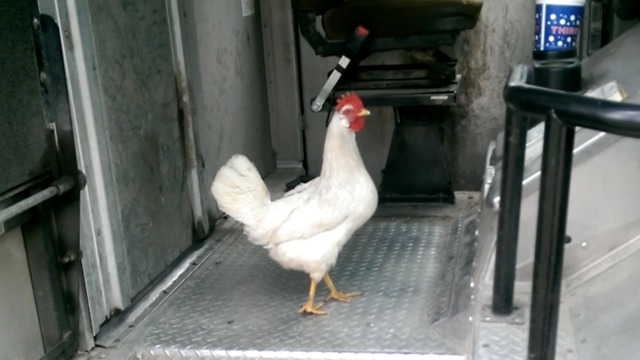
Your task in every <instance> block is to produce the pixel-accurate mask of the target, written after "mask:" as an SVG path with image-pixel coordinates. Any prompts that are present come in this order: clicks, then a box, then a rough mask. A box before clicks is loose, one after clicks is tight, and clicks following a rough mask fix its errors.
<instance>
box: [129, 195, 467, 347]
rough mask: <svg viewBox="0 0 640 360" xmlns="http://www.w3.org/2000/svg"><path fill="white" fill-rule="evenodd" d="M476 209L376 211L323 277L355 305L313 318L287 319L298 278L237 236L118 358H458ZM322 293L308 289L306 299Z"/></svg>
mask: <svg viewBox="0 0 640 360" xmlns="http://www.w3.org/2000/svg"><path fill="white" fill-rule="evenodd" d="M476 203H477V200H476V199H475V198H474V197H473V196H471V197H469V198H463V199H462V200H461V201H459V204H458V205H455V206H451V205H444V206H432V207H429V208H426V209H425V208H420V209H419V211H416V209H415V208H411V209H407V208H395V209H394V208H393V206H391V208H384V209H381V211H380V212H379V213H378V214H377V215H376V216H375V217H374V218H373V219H372V220H371V221H370V222H369V223H368V224H366V225H365V226H364V227H363V228H362V229H360V231H358V232H357V233H356V234H355V235H354V237H353V239H352V240H351V241H350V242H348V243H347V245H346V246H345V248H344V250H343V251H342V253H341V254H340V257H339V259H338V263H337V265H336V267H335V268H334V269H333V270H332V272H331V275H332V277H333V279H334V282H335V283H336V286H338V288H340V289H343V290H347V291H361V292H362V293H363V294H362V296H360V297H357V298H354V299H352V300H351V302H350V303H348V304H343V303H335V302H331V303H329V304H327V305H326V309H327V310H328V311H329V312H330V314H329V315H328V316H323V317H310V316H304V315H300V314H299V313H298V312H297V309H298V307H299V306H300V305H301V304H302V303H303V302H304V301H305V300H306V293H307V287H308V277H307V275H306V274H304V273H301V272H295V271H287V270H284V269H282V268H280V267H279V265H277V264H276V263H275V262H274V261H272V260H271V259H270V258H269V257H268V254H267V252H266V251H265V250H264V249H262V248H260V247H258V246H255V245H252V244H250V243H249V242H248V241H247V240H246V239H245V238H244V235H242V234H241V231H240V230H239V229H237V230H236V232H237V236H230V237H228V238H227V239H226V240H225V241H224V243H222V244H220V245H219V246H217V247H216V249H215V251H214V252H213V253H212V254H211V255H210V256H209V257H208V258H207V259H206V260H205V261H204V262H203V263H202V264H201V266H200V267H199V269H197V270H196V271H194V272H193V273H192V274H191V276H190V277H189V278H188V279H187V280H186V281H184V282H183V283H182V285H181V286H180V287H179V288H178V289H177V290H176V291H175V292H174V293H173V294H172V295H170V296H169V297H168V298H167V299H166V300H165V301H164V302H163V304H161V305H160V306H159V307H158V308H157V309H156V311H154V312H153V313H152V314H151V315H150V316H149V317H148V318H147V319H145V320H144V321H142V322H141V323H140V324H138V325H136V326H135V329H134V330H133V332H132V333H131V335H130V336H129V338H131V339H133V340H130V341H134V342H135V346H134V350H133V351H132V352H131V353H130V356H129V358H130V359H177V358H180V359H182V358H197V359H202V358H211V359H213V358H243V359H246V358H261V359H264V358H274V359H284V358H286V359H327V358H331V359H353V358H367V359H371V358H380V359H387V358H396V357H399V358H402V359H406V358H416V359H430V358H438V359H461V358H465V357H466V355H467V354H466V353H465V352H466V350H467V349H470V346H469V344H470V343H471V327H470V326H469V323H468V318H469V317H468V316H467V315H466V314H467V312H468V313H469V314H470V312H471V309H470V306H469V298H470V294H471V290H470V289H469V283H468V279H469V275H470V274H469V273H470V272H471V263H472V261H473V250H474V243H473V240H472V239H473V237H472V236H468V237H467V236H464V234H465V233H471V234H473V230H468V229H467V230H465V228H466V227H468V226H469V224H471V225H473V222H472V221H471V222H469V221H468V218H469V214H470V213H475V212H477V209H476V207H475V206H476ZM407 214H418V216H416V215H414V216H408V215H407ZM465 224H466V225H465ZM325 294H326V289H325V288H324V286H321V287H319V293H318V294H317V299H318V300H319V299H321V298H322V297H323V296H324V295H325Z"/></svg>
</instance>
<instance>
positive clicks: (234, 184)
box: [211, 93, 378, 315]
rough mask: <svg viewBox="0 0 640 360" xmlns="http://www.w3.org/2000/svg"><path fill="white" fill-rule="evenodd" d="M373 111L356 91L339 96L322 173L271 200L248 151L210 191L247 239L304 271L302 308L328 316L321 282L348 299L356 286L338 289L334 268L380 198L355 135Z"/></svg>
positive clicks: (339, 297) (337, 296) (227, 167)
mask: <svg viewBox="0 0 640 360" xmlns="http://www.w3.org/2000/svg"><path fill="white" fill-rule="evenodd" d="M366 115H369V111H368V110H367V109H365V108H364V106H363V104H362V101H361V100H360V98H359V97H358V96H357V95H356V94H353V93H350V94H346V95H343V96H342V97H341V98H340V99H338V101H337V104H336V110H335V113H334V114H333V116H332V118H331V122H330V123H329V126H328V129H327V134H326V138H325V144H324V153H323V163H322V170H321V172H320V175H319V176H318V177H316V178H315V179H313V180H312V181H309V182H307V183H303V184H300V185H298V186H297V187H295V188H294V189H292V190H291V191H289V192H287V193H286V194H285V195H284V196H283V197H282V198H280V199H278V200H276V201H271V198H270V194H269V191H268V190H267V187H266V185H265V184H264V182H263V181H262V179H261V177H260V175H259V173H258V171H257V170H256V168H255V166H254V165H253V163H251V162H250V161H249V160H248V159H247V158H246V157H245V156H243V155H233V156H232V157H231V159H229V161H228V162H227V163H226V165H224V166H223V167H222V168H220V170H218V173H217V174H216V177H215V179H214V181H213V184H212V185H211V192H212V194H213V196H214V198H215V199H216V201H217V203H218V207H219V208H220V210H222V211H224V212H225V213H227V214H228V215H229V216H231V217H233V218H234V219H236V220H237V221H239V222H241V223H242V224H244V232H245V234H246V235H247V237H248V238H249V240H250V241H251V242H252V243H254V244H256V245H261V246H264V247H265V248H267V249H268V250H269V255H270V256H271V258H272V259H273V260H275V261H276V262H278V263H279V264H280V265H281V266H283V267H284V268H286V269H292V270H298V271H304V272H306V273H307V274H309V277H310V278H311V283H310V286H309V297H308V299H307V302H306V303H305V304H304V305H302V307H301V308H300V312H301V313H307V314H314V315H324V314H327V312H326V311H324V310H321V307H322V306H323V305H324V302H322V303H320V304H318V305H316V304H314V298H315V292H316V286H317V283H318V282H320V280H324V282H325V284H326V285H327V287H328V289H329V296H328V297H327V301H328V300H332V299H333V300H338V301H343V302H347V301H348V299H349V298H350V297H353V296H357V295H359V293H357V292H349V293H345V292H341V291H338V290H337V289H336V287H335V286H334V284H333V282H332V281H331V278H330V277H329V273H328V272H329V269H331V268H332V267H333V265H334V264H335V263H336V260H337V258H338V253H339V252H340V250H341V249H342V247H343V246H344V244H345V243H346V242H347V241H348V240H349V239H350V238H351V236H352V235H353V233H354V232H355V231H356V230H358V229H359V228H360V227H361V226H362V225H363V224H364V223H365V222H367V220H369V219H370V218H371V216H372V215H373V213H374V212H375V210H376V207H377V204H378V193H377V190H376V187H375V185H374V183H373V181H372V180H371V176H370V175H369V173H368V172H367V170H366V169H365V167H364V164H363V162H362V158H361V157H360V152H359V151H358V146H357V144H356V139H355V133H356V132H358V131H359V130H360V129H362V127H363V126H364V118H363V117H364V116H366Z"/></svg>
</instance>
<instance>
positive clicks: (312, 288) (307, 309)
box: [299, 280, 329, 315]
mask: <svg viewBox="0 0 640 360" xmlns="http://www.w3.org/2000/svg"><path fill="white" fill-rule="evenodd" d="M316 285H317V284H316V282H315V281H313V280H311V283H310V284H309V298H308V299H307V302H306V303H305V304H304V305H302V306H301V307H300V310H299V311H300V313H301V314H311V315H327V314H329V312H328V311H324V310H320V308H322V307H323V306H324V303H320V304H318V305H316V306H314V305H313V299H314V298H315V296H316Z"/></svg>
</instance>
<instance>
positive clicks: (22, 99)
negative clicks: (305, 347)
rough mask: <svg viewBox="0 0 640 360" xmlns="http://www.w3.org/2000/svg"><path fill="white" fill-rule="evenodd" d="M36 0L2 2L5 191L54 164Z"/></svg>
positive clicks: (0, 162) (1, 187)
mask: <svg viewBox="0 0 640 360" xmlns="http://www.w3.org/2000/svg"><path fill="white" fill-rule="evenodd" d="M36 13H37V3H36V1H23V2H20V3H19V4H18V3H15V2H13V1H2V2H0V23H1V24H2V28H1V30H0V54H2V55H0V73H2V74H3V75H2V86H0V99H2V101H0V116H1V117H2V121H0V139H1V140H0V167H1V168H2V171H0V194H2V193H4V192H6V191H9V190H10V189H12V188H14V187H16V186H18V185H21V184H23V183H25V182H27V181H29V180H31V179H32V178H34V177H37V176H39V175H43V174H45V173H47V172H48V171H49V170H51V163H50V160H51V156H50V154H51V152H50V146H49V145H50V144H49V143H48V129H47V126H46V122H45V119H44V117H43V115H42V106H41V100H40V86H39V85H40V79H39V77H38V68H37V67H36V55H35V45H34V40H33V33H32V31H33V28H32V16H34V15H36Z"/></svg>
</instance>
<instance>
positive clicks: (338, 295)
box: [323, 274, 361, 302]
mask: <svg viewBox="0 0 640 360" xmlns="http://www.w3.org/2000/svg"><path fill="white" fill-rule="evenodd" d="M323 280H324V283H325V284H327V287H328V288H329V296H327V300H326V301H329V300H338V301H342V302H349V298H352V297H354V296H359V295H361V294H360V293H359V292H357V291H354V292H349V293H343V292H341V291H338V289H336V287H335V285H333V281H331V278H330V277H329V274H325V275H324V278H323Z"/></svg>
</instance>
